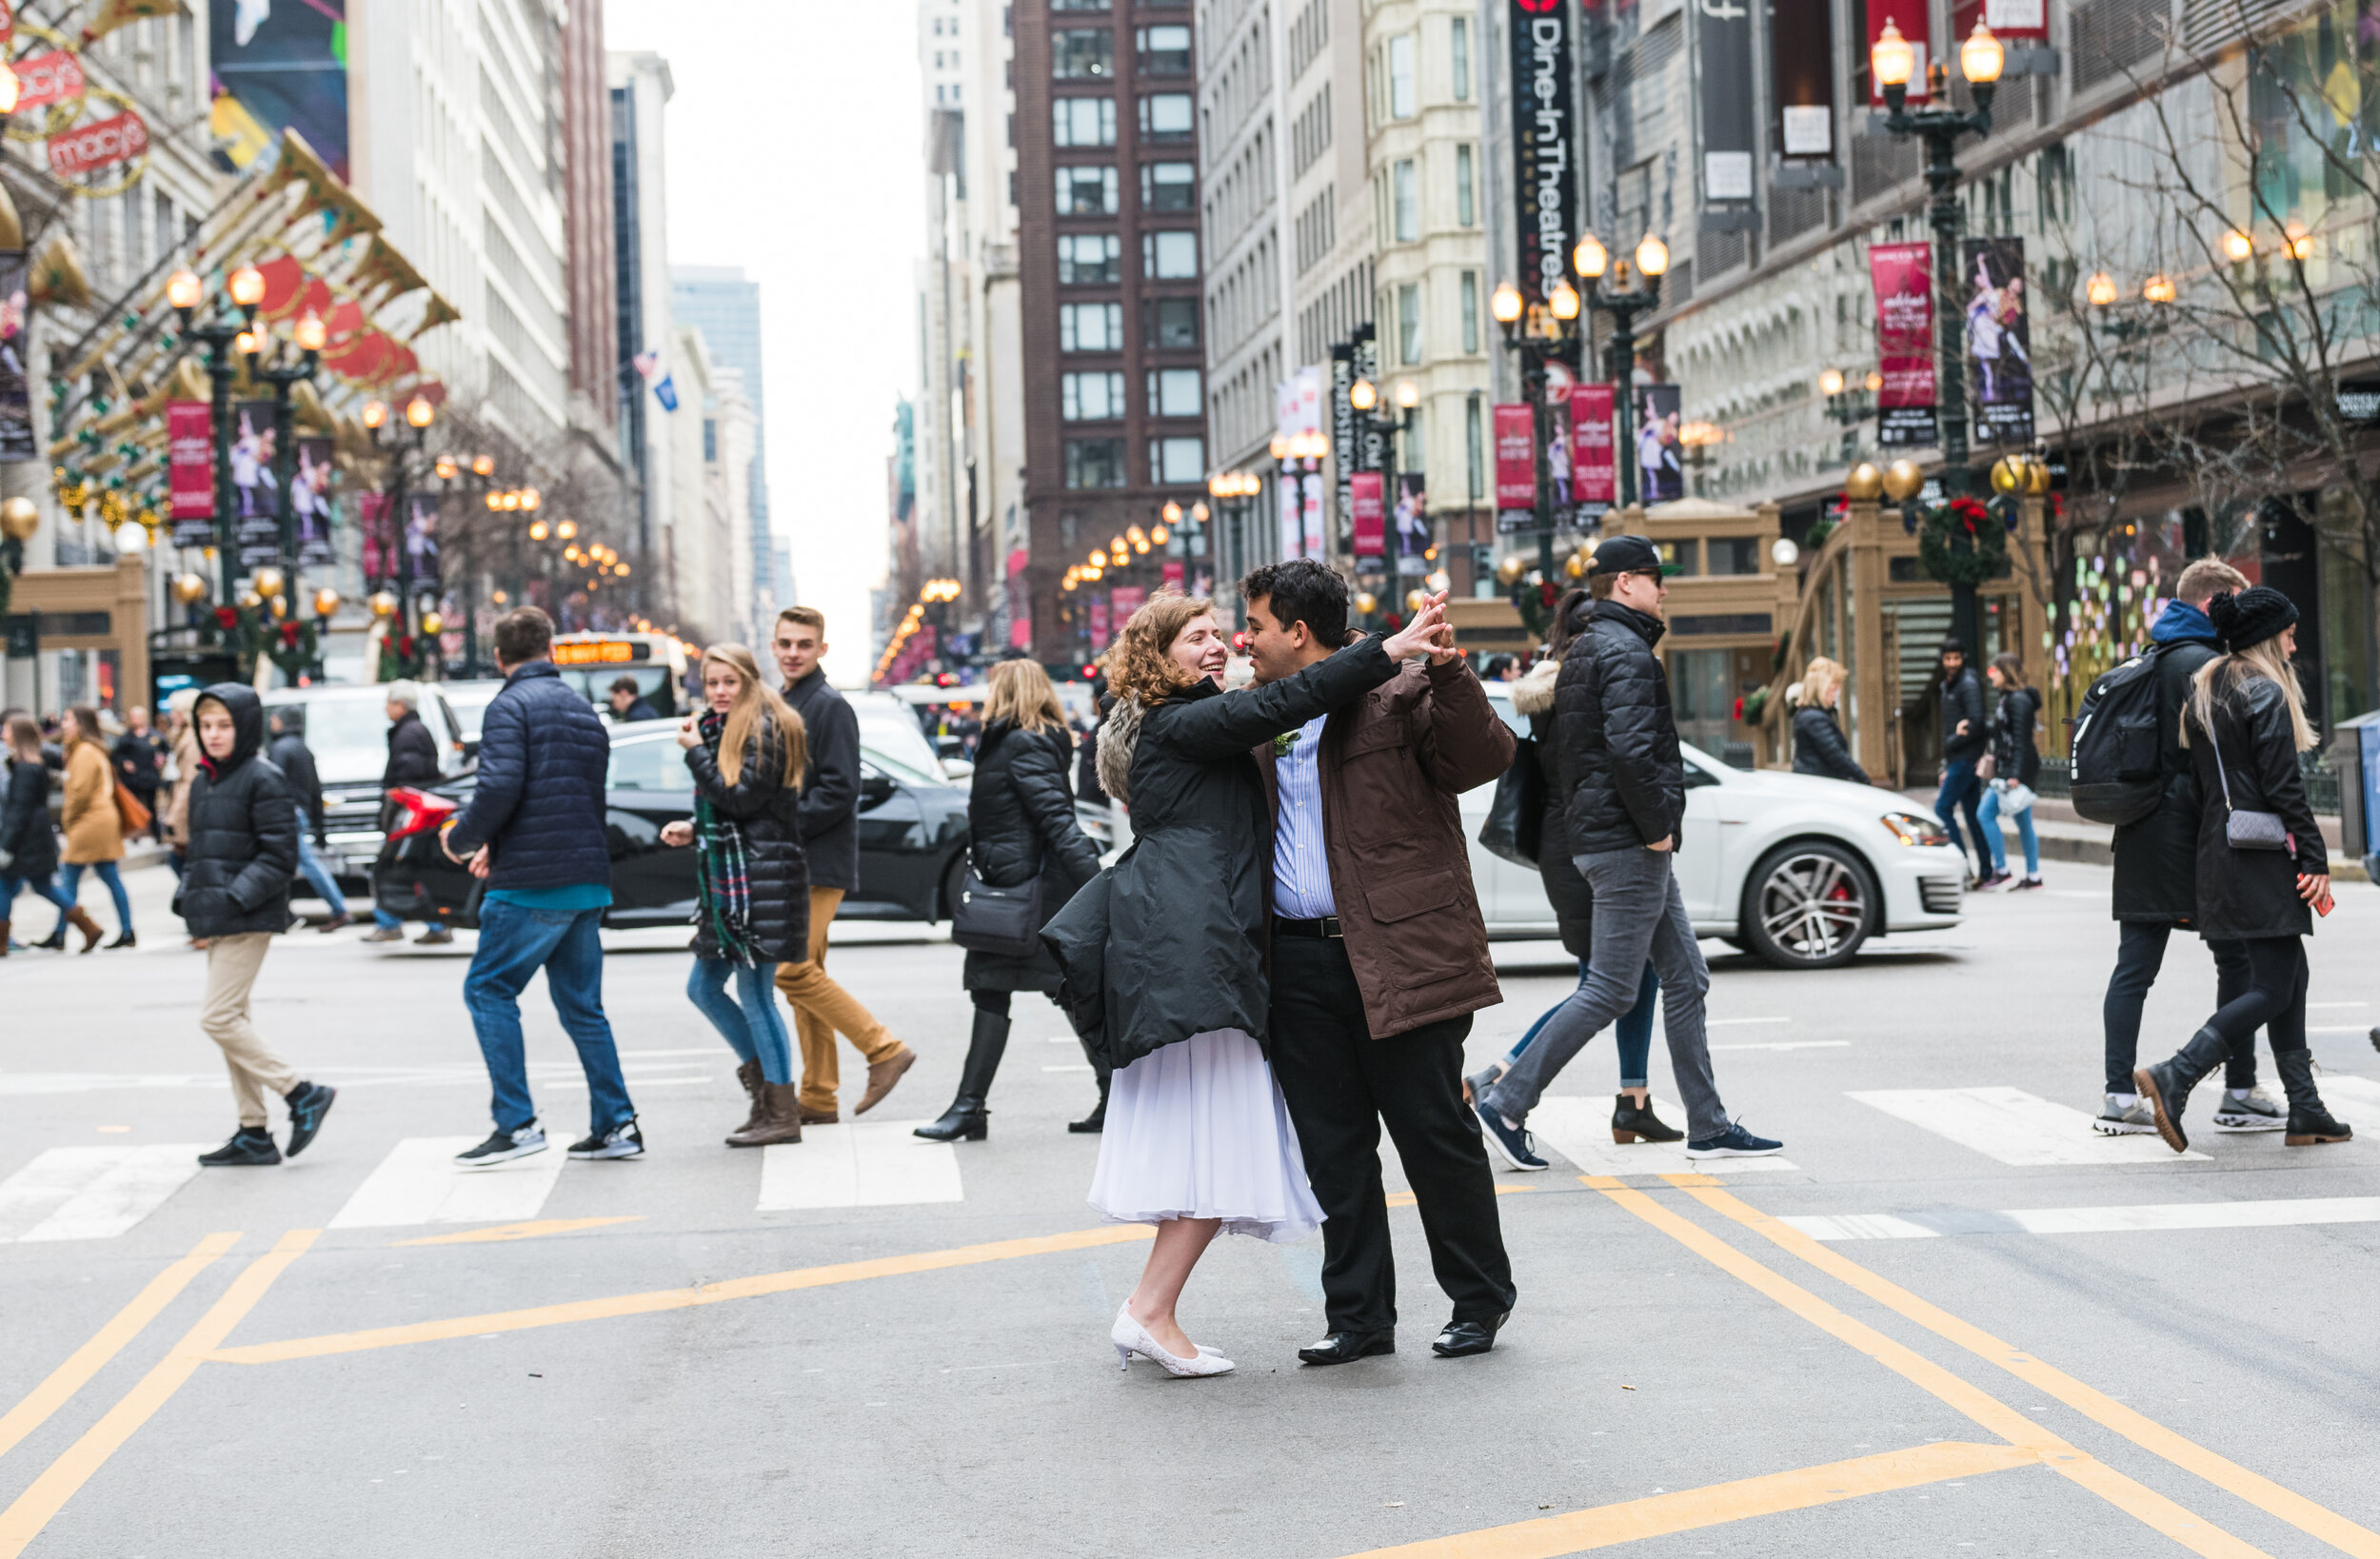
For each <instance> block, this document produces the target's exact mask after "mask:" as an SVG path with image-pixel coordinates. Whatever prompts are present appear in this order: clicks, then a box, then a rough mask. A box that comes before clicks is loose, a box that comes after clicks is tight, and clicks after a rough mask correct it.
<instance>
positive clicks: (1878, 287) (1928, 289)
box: [1868, 244, 1934, 411]
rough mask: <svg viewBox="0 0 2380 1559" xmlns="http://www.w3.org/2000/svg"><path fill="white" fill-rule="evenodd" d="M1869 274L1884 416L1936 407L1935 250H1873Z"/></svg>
mask: <svg viewBox="0 0 2380 1559" xmlns="http://www.w3.org/2000/svg"><path fill="white" fill-rule="evenodd" d="M1868 273H1869V278H1870V280H1871V281H1872V282H1873V283H1874V286H1875V340H1876V357H1877V367H1878V369H1879V370H1880V371H1881V372H1882V373H1883V375H1884V387H1883V389H1881V390H1880V391H1878V392H1877V395H1876V405H1877V406H1878V407H1879V408H1880V409H1883V410H1888V411H1889V410H1894V409H1898V408H1901V407H1911V406H1916V407H1923V406H1932V405H1934V246H1933V245H1931V244H1872V245H1870V246H1869V247H1868Z"/></svg>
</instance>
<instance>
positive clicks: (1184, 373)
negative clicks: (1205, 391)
mask: <svg viewBox="0 0 2380 1559" xmlns="http://www.w3.org/2000/svg"><path fill="white" fill-rule="evenodd" d="M1148 388H1149V415H1150V416H1152V417H1196V416H1199V415H1200V413H1201V412H1202V411H1203V410H1204V409H1205V404H1204V402H1203V400H1202V399H1201V393H1202V392H1201V390H1200V385H1199V370H1198V369H1196V368H1151V369H1150V370H1149V385H1148Z"/></svg>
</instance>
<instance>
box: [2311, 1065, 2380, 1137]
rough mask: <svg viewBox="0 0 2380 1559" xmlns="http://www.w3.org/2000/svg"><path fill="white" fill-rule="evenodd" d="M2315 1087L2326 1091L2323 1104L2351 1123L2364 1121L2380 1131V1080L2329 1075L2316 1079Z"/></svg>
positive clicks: (2323, 1093) (2337, 1074)
mask: <svg viewBox="0 0 2380 1559" xmlns="http://www.w3.org/2000/svg"><path fill="white" fill-rule="evenodd" d="M2314 1086H2315V1087H2317V1088H2319V1089H2321V1090H2322V1100H2323V1102H2324V1103H2325V1104H2328V1105H2330V1107H2331V1108H2332V1109H2333V1110H2335V1111H2338V1112H2339V1113H2340V1114H2341V1115H2344V1116H2345V1117H2346V1119H2347V1120H2348V1121H2349V1123H2350V1124H2352V1123H2354V1122H2356V1121H2362V1122H2363V1123H2364V1124H2365V1126H2366V1127H2367V1128H2372V1129H2380V1078H2373V1077H2364V1076H2356V1075H2355V1074H2354V1073H2351V1072H2325V1073H2323V1074H2322V1075H2321V1076H2317V1077H2316V1078H2314Z"/></svg>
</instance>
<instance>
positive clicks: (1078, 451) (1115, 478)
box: [1066, 439, 1124, 487]
mask: <svg viewBox="0 0 2380 1559" xmlns="http://www.w3.org/2000/svg"><path fill="white" fill-rule="evenodd" d="M1123 484H1124V441H1123V440H1121V439H1068V440H1067V441H1066V485H1067V486H1069V487H1121V486H1122V485H1123Z"/></svg>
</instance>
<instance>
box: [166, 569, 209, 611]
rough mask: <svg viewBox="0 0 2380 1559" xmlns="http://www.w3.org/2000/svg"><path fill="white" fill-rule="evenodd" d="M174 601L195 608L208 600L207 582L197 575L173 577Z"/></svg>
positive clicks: (177, 575)
mask: <svg viewBox="0 0 2380 1559" xmlns="http://www.w3.org/2000/svg"><path fill="white" fill-rule="evenodd" d="M173 599H174V600H176V601H178V602H181V603H182V604H183V605H185V606H194V605H196V604H197V603H198V602H202V601H204V600H206V599H207V582H206V581H205V580H203V579H200V578H199V577H198V576H197V575H196V574H176V575H174V576H173Z"/></svg>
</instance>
